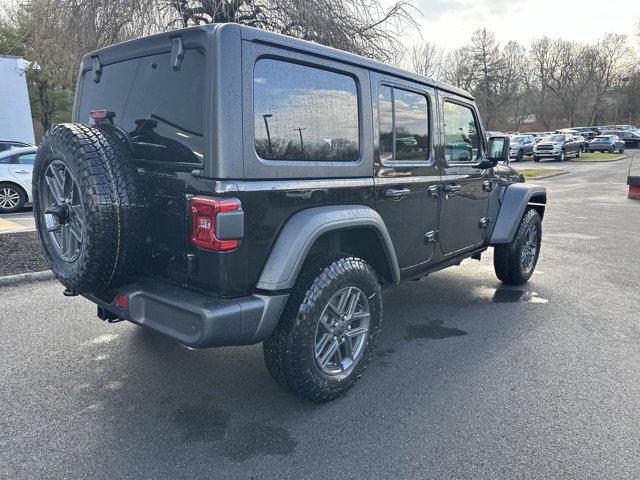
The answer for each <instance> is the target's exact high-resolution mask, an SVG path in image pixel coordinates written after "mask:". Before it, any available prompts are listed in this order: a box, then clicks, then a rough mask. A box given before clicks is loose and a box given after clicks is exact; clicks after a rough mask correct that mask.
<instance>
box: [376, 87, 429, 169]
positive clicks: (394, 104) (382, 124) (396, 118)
mask: <svg viewBox="0 0 640 480" xmlns="http://www.w3.org/2000/svg"><path fill="white" fill-rule="evenodd" d="M378 135H379V145H378V152H379V156H380V160H382V161H393V160H396V161H413V160H416V161H425V160H427V159H428V157H429V104H428V101H427V97H425V96H424V95H422V94H419V93H415V92H410V91H408V90H403V89H401V88H395V87H389V86H386V85H383V86H382V87H380V90H379V93H378Z"/></svg>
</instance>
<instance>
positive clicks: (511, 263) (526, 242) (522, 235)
mask: <svg viewBox="0 0 640 480" xmlns="http://www.w3.org/2000/svg"><path fill="white" fill-rule="evenodd" d="M541 242H542V221H541V220H540V215H538V212H537V211H535V210H533V209H531V210H528V211H527V212H526V213H525V215H524V217H522V220H521V221H520V226H519V227H518V231H517V232H516V235H515V237H514V239H513V241H512V242H511V243H507V244H503V245H497V246H496V247H495V250H494V253H493V267H494V269H495V272H496V276H497V277H498V279H500V280H501V281H502V282H504V283H508V284H511V285H522V284H524V283H526V282H527V281H528V280H529V278H531V275H533V271H534V270H535V268H536V264H537V262H538V256H539V255H540V246H541Z"/></svg>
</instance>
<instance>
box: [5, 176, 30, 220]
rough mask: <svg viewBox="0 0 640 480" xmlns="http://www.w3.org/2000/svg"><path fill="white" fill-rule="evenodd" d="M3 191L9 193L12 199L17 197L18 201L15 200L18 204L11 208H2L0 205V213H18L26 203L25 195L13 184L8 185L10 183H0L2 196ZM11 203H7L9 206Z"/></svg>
mask: <svg viewBox="0 0 640 480" xmlns="http://www.w3.org/2000/svg"><path fill="white" fill-rule="evenodd" d="M4 190H7V191H8V192H11V193H10V195H11V196H12V197H14V196H16V195H17V196H18V199H17V200H18V203H17V204H16V205H15V206H13V207H3V206H2V205H0V213H14V212H18V211H20V210H21V209H22V207H24V204H25V203H27V194H26V193H25V192H24V190H22V188H20V187H19V186H17V185H15V184H13V183H10V182H0V194H2V192H3V191H4ZM8 203H9V202H8ZM11 203H13V199H12V201H11ZM11 203H9V205H10V204H11Z"/></svg>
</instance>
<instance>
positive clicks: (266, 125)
mask: <svg viewBox="0 0 640 480" xmlns="http://www.w3.org/2000/svg"><path fill="white" fill-rule="evenodd" d="M271 117H273V114H271V113H265V114H264V115H262V118H263V119H264V128H265V129H266V130H267V143H268V144H269V156H271V157H273V146H272V145H271V133H270V132H269V122H268V121H267V118H271Z"/></svg>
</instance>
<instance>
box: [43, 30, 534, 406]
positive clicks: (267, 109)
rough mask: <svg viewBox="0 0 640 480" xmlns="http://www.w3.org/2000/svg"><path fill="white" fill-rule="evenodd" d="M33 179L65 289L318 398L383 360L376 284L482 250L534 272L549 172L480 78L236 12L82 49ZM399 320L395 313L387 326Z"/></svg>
mask: <svg viewBox="0 0 640 480" xmlns="http://www.w3.org/2000/svg"><path fill="white" fill-rule="evenodd" d="M73 120H74V122H76V123H72V124H63V125H58V126H56V127H54V128H52V129H50V130H49V131H48V132H47V134H46V136H45V138H44V139H43V141H42V145H41V147H40V148H39V150H38V154H37V159H36V163H35V170H34V175H33V185H34V190H33V191H34V209H35V217H36V221H37V228H38V232H39V235H40V240H41V242H42V246H43V249H44V252H45V255H46V258H47V261H48V263H49V265H50V267H51V269H52V270H53V272H54V273H55V275H56V277H57V278H58V279H59V281H60V282H61V283H62V284H63V285H64V286H65V287H66V290H65V294H67V295H78V294H80V295H83V296H84V297H86V298H87V299H89V300H90V301H92V302H94V303H96V304H97V305H98V316H99V317H100V318H101V319H103V320H107V321H110V322H115V321H119V320H122V319H124V320H128V321H130V322H133V323H136V324H139V325H142V326H145V327H148V328H151V329H153V330H156V331H158V332H160V333H163V334H165V335H167V336H169V337H172V338H174V339H175V340H176V341H178V342H180V343H182V344H184V345H185V346H188V347H193V348H204V347H215V346H223V345H247V344H254V343H258V342H263V348H264V357H265V361H266V364H267V367H268V369H269V371H270V373H271V374H272V375H273V377H274V378H275V380H276V381H277V382H278V383H279V384H280V385H282V386H283V387H285V388H287V389H288V390H290V391H291V392H293V393H295V394H296V395H299V396H301V397H303V398H306V399H309V400H313V401H317V402H322V401H327V400H330V399H333V398H335V397H337V396H338V395H340V394H341V393H342V392H344V391H345V390H346V389H347V388H349V387H350V386H351V384H352V383H353V382H354V381H355V380H356V379H357V378H358V377H360V375H361V374H362V372H363V371H364V369H365V368H366V367H367V365H368V363H369V362H370V360H371V357H372V354H373V351H374V348H375V344H376V340H377V338H378V336H379V334H380V328H381V325H382V297H381V287H383V286H389V285H393V284H397V283H398V282H400V281H403V280H408V279H415V278H418V277H421V276H424V275H427V274H428V273H430V272H433V271H436V270H439V269H442V268H445V267H448V266H451V265H456V264H459V263H460V261H461V260H463V259H464V258H467V257H472V258H476V259H479V258H480V255H481V253H482V252H483V251H484V250H486V249H487V248H489V247H490V246H493V247H494V248H495V250H494V256H495V270H496V273H497V275H498V278H499V279H501V280H502V281H503V282H506V283H511V284H522V283H524V282H526V281H527V280H528V279H529V277H530V276H531V274H532V273H533V270H534V268H535V265H536V262H537V259H538V254H539V252H540V242H541V220H542V217H543V215H544V209H545V203H546V192H545V190H544V188H539V187H530V186H527V185H525V184H524V183H522V177H521V176H520V175H519V174H518V173H516V172H515V171H514V170H512V169H511V168H509V167H508V166H506V165H503V164H499V163H500V162H507V161H508V154H509V140H508V138H506V137H492V138H490V139H488V140H485V137H484V134H483V131H482V126H481V123H480V119H479V117H478V113H477V110H476V107H475V104H474V100H473V98H472V97H471V96H470V95H469V93H467V92H465V91H462V90H460V89H457V88H455V87H452V86H449V85H445V84H442V83H440V82H435V81H432V80H429V79H427V78H424V77H421V76H418V75H414V74H411V73H408V72H406V71H403V70H399V69H397V68H393V67H389V66H387V65H383V64H380V63H377V62H374V61H371V60H367V59H365V58H361V57H358V56H355V55H351V54H347V53H344V52H340V51H337V50H333V49H330V48H326V47H322V46H319V45H315V44H312V43H308V42H304V41H301V40H296V39H293V38H289V37H285V36H282V35H277V34H273V33H268V32H264V31H261V30H257V29H253V28H248V27H242V26H239V25H235V24H222V25H208V26H203V27H197V28H189V29H184V30H179V31H174V32H170V33H166V34H160V35H154V36H151V37H147V38H142V39H139V40H134V41H130V42H126V43H122V44H119V45H115V46H113V47H109V48H105V49H102V50H99V51H97V52H94V53H91V54H89V55H87V56H86V57H85V58H84V59H83V61H82V66H81V68H80V74H79V79H78V87H77V92H76V98H75V105H74V113H73ZM391 324H393V321H392V320H391Z"/></svg>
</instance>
